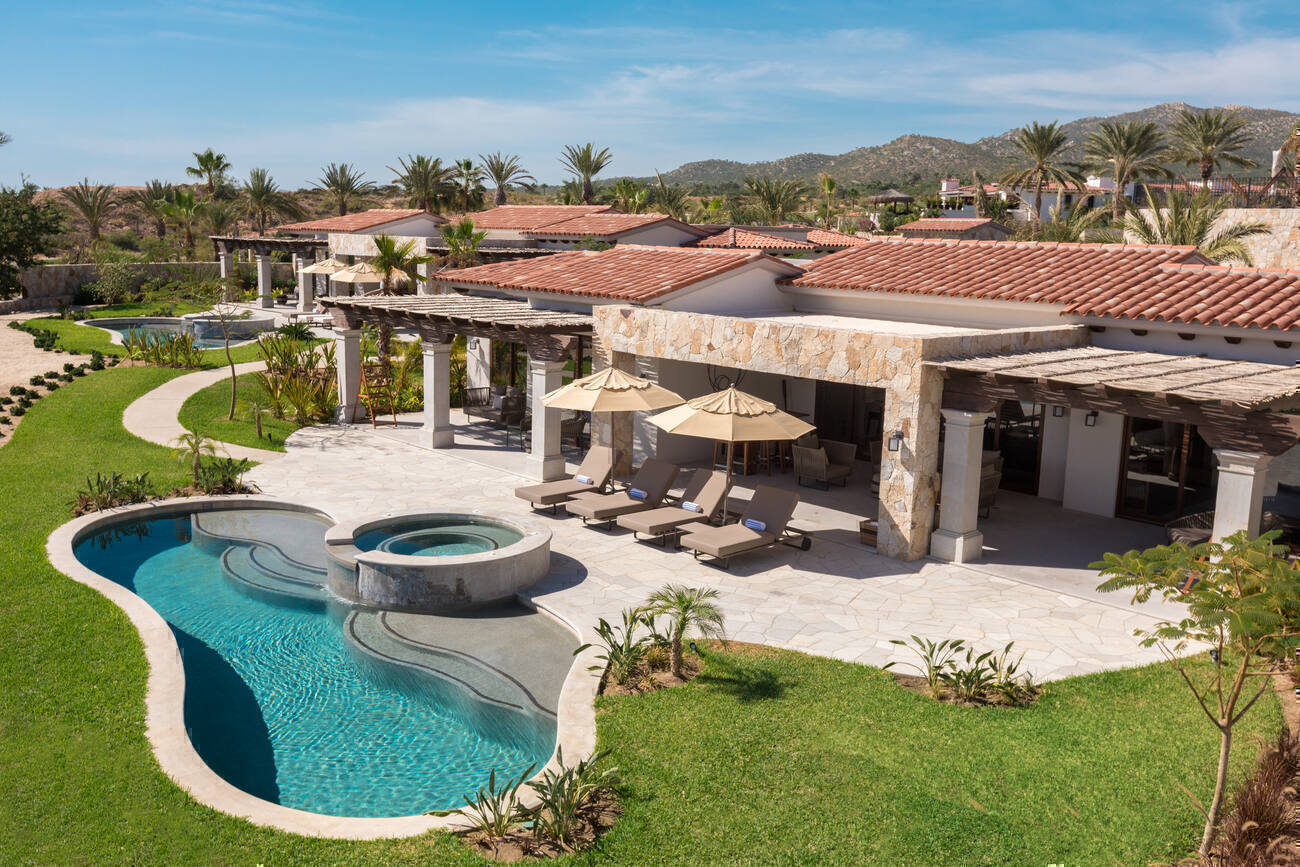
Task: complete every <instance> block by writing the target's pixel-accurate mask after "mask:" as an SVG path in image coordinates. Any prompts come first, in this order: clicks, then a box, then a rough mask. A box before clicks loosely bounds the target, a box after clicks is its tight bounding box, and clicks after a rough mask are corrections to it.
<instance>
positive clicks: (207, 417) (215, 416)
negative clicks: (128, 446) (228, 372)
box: [180, 373, 298, 452]
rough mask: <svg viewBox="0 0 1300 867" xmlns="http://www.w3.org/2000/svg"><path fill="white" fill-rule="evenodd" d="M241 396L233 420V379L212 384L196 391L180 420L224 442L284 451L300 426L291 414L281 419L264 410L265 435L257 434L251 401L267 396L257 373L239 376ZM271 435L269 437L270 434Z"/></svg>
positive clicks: (239, 393) (264, 398)
mask: <svg viewBox="0 0 1300 867" xmlns="http://www.w3.org/2000/svg"><path fill="white" fill-rule="evenodd" d="M237 394H238V397H237V398H236V402H235V420H234V421H230V420H229V418H228V417H229V415H230V379H229V378H226V379H223V380H222V381H221V382H217V383H214V384H212V385H209V386H208V387H207V388H205V389H203V390H202V391H198V392H195V393H194V394H193V395H192V396H191V397H190V399H189V400H187V401H185V405H184V406H182V407H181V412H180V422H181V424H182V425H184V426H185V427H186V428H188V429H189V430H197V431H202V432H203V433H204V434H206V435H207V436H209V437H212V438H213V439H215V440H219V441H220V442H223V443H234V444H236V445H241V446H251V447H253V448H258V449H270V450H272V451H277V452H282V451H284V438H285V437H287V436H288V435H289V434H291V433H293V432H294V431H296V430H297V429H298V425H296V424H294V423H293V421H292V420H290V419H288V418H282V419H277V418H274V417H272V415H271V414H270V413H269V412H266V413H263V414H262V434H263V436H262V438H261V439H258V437H257V427H256V425H254V424H253V417H252V414H251V413H250V412H249V408H248V404H247V401H248V400H250V399H257V398H260V399H261V400H262V401H263V402H265V400H266V397H265V394H264V392H263V391H262V389H261V387H259V386H258V384H257V381H256V380H255V379H254V377H253V374H251V373H246V374H244V375H243V376H240V377H239V386H238V392H237ZM268 435H269V437H270V438H269V439H268V438H267V436H268Z"/></svg>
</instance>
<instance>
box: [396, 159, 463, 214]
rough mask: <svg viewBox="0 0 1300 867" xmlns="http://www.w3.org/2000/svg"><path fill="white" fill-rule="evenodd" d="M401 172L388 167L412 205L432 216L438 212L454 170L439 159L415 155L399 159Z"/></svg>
mask: <svg viewBox="0 0 1300 867" xmlns="http://www.w3.org/2000/svg"><path fill="white" fill-rule="evenodd" d="M397 162H398V165H400V166H401V167H402V170H401V171H398V170H397V169H395V168H393V167H392V166H389V167H388V170H389V171H390V172H392V173H393V174H394V175H395V176H396V180H397V183H398V184H399V185H400V186H401V188H402V189H403V191H405V193H406V195H407V196H409V197H410V200H411V205H412V206H414V207H416V208H420V209H421V210H423V211H426V212H428V213H430V214H435V213H437V212H438V208H439V206H440V205H441V204H442V203H443V201H444V199H445V194H446V187H447V183H448V181H449V180H450V178H451V174H452V169H451V168H449V167H446V166H444V165H443V164H442V160H440V159H439V158H437V157H432V158H430V157H426V156H425V155H424V154H415V155H414V156H409V157H407V159H399V160H398V161H397Z"/></svg>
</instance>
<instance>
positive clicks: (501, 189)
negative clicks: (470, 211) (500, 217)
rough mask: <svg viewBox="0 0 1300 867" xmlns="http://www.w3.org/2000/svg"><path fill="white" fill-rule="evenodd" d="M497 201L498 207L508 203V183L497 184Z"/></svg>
mask: <svg viewBox="0 0 1300 867" xmlns="http://www.w3.org/2000/svg"><path fill="white" fill-rule="evenodd" d="M496 203H497V207H498V208H499V207H501V206H502V205H504V204H505V203H506V185H505V184H498V185H497V199H496Z"/></svg>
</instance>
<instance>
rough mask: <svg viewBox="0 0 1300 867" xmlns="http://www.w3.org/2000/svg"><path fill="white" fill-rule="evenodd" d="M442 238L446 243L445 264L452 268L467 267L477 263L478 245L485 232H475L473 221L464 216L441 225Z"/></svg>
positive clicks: (484, 236)
mask: <svg viewBox="0 0 1300 867" xmlns="http://www.w3.org/2000/svg"><path fill="white" fill-rule="evenodd" d="M441 231H442V240H443V243H445V244H446V245H447V264H448V265H450V266H451V267H453V268H469V267H471V266H473V265H477V264H478V263H479V255H478V245H479V244H481V243H482V242H483V239H484V238H486V237H487V232H476V231H475V230H474V221H473V220H472V219H471V218H469V217H465V218H464V219H462V220H459V221H457V222H455V223H447V224H446V225H444V226H443V227H442V230H441Z"/></svg>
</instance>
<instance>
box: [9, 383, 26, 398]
mask: <svg viewBox="0 0 1300 867" xmlns="http://www.w3.org/2000/svg"><path fill="white" fill-rule="evenodd" d="M26 393H27V389H25V388H23V387H22V386H21V385H11V386H9V394H10V396H11V397H22V396H23V395H24V394H26Z"/></svg>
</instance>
